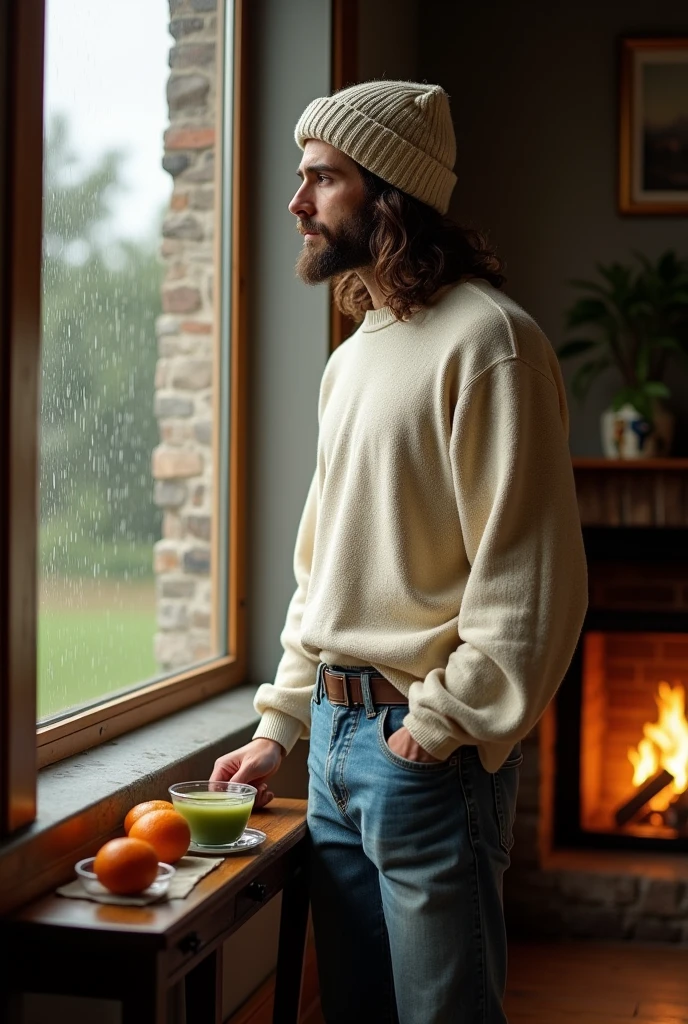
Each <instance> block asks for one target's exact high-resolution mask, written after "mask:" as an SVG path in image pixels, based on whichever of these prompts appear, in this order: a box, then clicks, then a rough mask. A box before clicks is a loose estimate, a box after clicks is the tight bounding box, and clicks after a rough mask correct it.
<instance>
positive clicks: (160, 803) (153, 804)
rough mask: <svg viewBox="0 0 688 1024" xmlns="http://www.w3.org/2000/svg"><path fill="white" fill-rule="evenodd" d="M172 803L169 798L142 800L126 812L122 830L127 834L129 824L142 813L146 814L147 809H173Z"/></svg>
mask: <svg viewBox="0 0 688 1024" xmlns="http://www.w3.org/2000/svg"><path fill="white" fill-rule="evenodd" d="M173 810H174V805H173V804H171V803H170V801H169V800H144V802H143V803H142V804H136V805H135V806H134V807H132V809H131V810H130V811H129V813H128V814H127V816H126V818H125V819H124V831H125V832H126V833H127V835H129V832H130V830H131V826H132V825H133V824H134V822H135V821H137V820H138V819H139V818H140V817H141V816H142V815H143V814H148V812H149V811H173Z"/></svg>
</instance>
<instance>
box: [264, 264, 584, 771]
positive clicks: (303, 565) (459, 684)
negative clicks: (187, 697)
mask: <svg viewBox="0 0 688 1024" xmlns="http://www.w3.org/2000/svg"><path fill="white" fill-rule="evenodd" d="M318 413H319V423H320V436H319V442H318V457H317V468H316V471H315V475H314V477H313V481H312V483H311V487H310V490H309V493H308V498H307V500H306V505H305V508H304V511H303V515H302V518H301V523H300V526H299V530H298V537H297V541H296V551H295V557H294V570H295V575H296V581H297V584H298V585H297V588H296V592H295V593H294V596H293V598H292V600H291V603H290V605H289V610H288V613H287V618H286V624H285V627H284V630H283V633H282V637H281V640H282V645H283V647H284V654H283V657H282V659H281V661H280V663H279V667H278V670H277V676H276V679H275V682H274V684H264V685H262V686H261V687H259V689H258V691H257V693H256V697H255V707H256V710H257V711H258V712H260V713H261V714H262V719H261V722H260V724H259V726H258V729H257V731H256V733H255V735H256V736H267V737H269V738H271V739H274V740H277V741H278V742H279V743H281V744H282V746H283V747H285V749H286V750H287V752H288V751H289V750H291V748H292V747H293V746H294V744H295V742H296V740H297V739H298V738H302V739H306V738H307V737H308V735H309V725H310V698H311V693H312V688H313V684H314V681H315V676H316V671H317V666H318V662H319V661H320V660H321V659H322V660H323V661H325V662H327V663H328V664H337V665H373V666H374V667H375V668H376V669H377V670H378V671H379V672H381V673H382V674H383V675H384V676H386V677H387V679H389V680H390V681H391V682H392V683H393V684H394V685H395V686H396V687H398V689H399V690H401V691H402V692H403V693H404V694H407V695H408V698H409V712H408V714H407V715H406V717H405V719H404V724H405V725H406V727H407V728H408V730H409V732H410V733H411V735H412V736H413V738H414V739H415V740H416V741H417V742H418V743H419V744H420V745H421V746H422V747H423V748H424V749H425V750H427V751H428V752H429V753H431V754H433V755H434V756H435V757H438V758H445V757H447V756H448V755H449V754H450V753H451V752H452V751H453V750H455V749H456V747H458V746H460V745H462V744H476V745H477V747H478V751H479V754H480V757H481V760H482V763H483V764H484V766H485V768H487V770H488V771H491V772H494V771H497V769H498V768H499V767H500V765H501V764H502V763H503V761H504V760H505V758H506V756H507V754H508V753H509V751H510V750H511V748H512V747H513V745H514V743H515V742H516V741H517V740H519V739H521V738H522V737H523V736H525V734H526V733H527V732H528V731H529V730H530V729H532V727H533V726H534V725H535V723H536V722H537V720H538V719H539V718H540V716H541V715H542V713H543V711H544V710H545V707H546V706H547V704H548V702H549V701H550V700H551V698H552V696H553V695H554V693H555V691H556V689H557V687H558V686H559V684H560V682H561V680H562V678H563V676H564V674H565V672H566V669H567V667H568V665H569V662H570V660H571V657H572V654H573V651H574V648H575V645H576V641H577V639H578V636H579V633H580V629H581V625H582V622H583V616H584V613H585V609H586V606H587V575H586V564H585V555H584V550H583V543H582V537H581V529H580V521H579V517H578V507H577V503H576V495H575V489H574V481H573V472H572V469H571V460H570V456H569V450H568V443H567V435H568V413H567V408H566V396H565V392H564V385H563V382H562V378H561V374H560V370H559V365H558V363H557V360H556V357H555V355H554V352H553V350H552V347H551V345H550V343H549V342H548V340H547V338H546V337H545V335H544V334H543V333H542V331H541V330H540V328H539V327H538V326H537V324H536V323H535V322H534V321H533V319H532V318H531V317H529V316H528V315H527V313H525V312H524V311H523V310H522V309H521V308H520V306H518V305H517V303H516V302H514V301H513V300H512V299H510V298H509V297H508V296H507V295H505V294H503V293H502V292H500V291H499V290H497V289H496V288H493V287H492V286H491V285H489V284H488V283H487V282H485V281H482V280H478V279H474V280H469V281H463V282H461V283H460V284H457V285H454V286H451V287H448V288H444V289H443V290H442V291H441V292H440V293H439V295H438V297H437V298H436V299H435V301H434V302H433V303H432V304H431V305H430V306H428V307H426V308H425V309H423V310H421V311H420V312H418V313H416V314H414V315H413V316H412V317H411V319H410V320H409V321H408V322H406V323H399V322H397V321H396V320H395V319H394V317H393V315H392V313H391V311H390V310H389V309H388V308H387V307H385V308H383V309H378V310H371V311H369V312H368V313H366V317H365V321H364V323H363V324H362V325H361V327H360V328H359V329H358V330H357V331H356V333H355V334H354V335H353V336H352V337H351V338H350V339H349V340H348V341H347V342H346V343H345V344H344V345H341V346H340V347H339V348H338V349H336V351H335V352H333V354H332V356H331V357H330V359H329V361H328V363H327V366H326V368H325V372H324V375H323V378H322V383H321V387H320V400H319V410H318Z"/></svg>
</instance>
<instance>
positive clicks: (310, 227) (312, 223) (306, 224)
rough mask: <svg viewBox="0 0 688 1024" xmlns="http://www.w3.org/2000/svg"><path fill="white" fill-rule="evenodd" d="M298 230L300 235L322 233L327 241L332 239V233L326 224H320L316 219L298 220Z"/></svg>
mask: <svg viewBox="0 0 688 1024" xmlns="http://www.w3.org/2000/svg"><path fill="white" fill-rule="evenodd" d="M296 230H297V231H298V233H299V234H300V235H308V234H315V235H322V236H323V238H324V239H325V240H326V241H327V242H331V241H332V235H331V233H330V232H329V231H328V229H327V228H326V227H325V225H324V224H318V222H317V221H316V220H299V221H297V222H296Z"/></svg>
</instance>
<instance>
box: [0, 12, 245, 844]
mask: <svg viewBox="0 0 688 1024" xmlns="http://www.w3.org/2000/svg"><path fill="white" fill-rule="evenodd" d="M249 6H250V4H249V0H228V3H227V5H226V9H227V10H229V11H230V12H232V13H233V25H232V30H231V32H226V31H225V24H224V12H225V4H223V3H221V4H220V5H219V10H218V15H219V17H218V36H219V38H221V39H224V40H225V43H226V44H227V45H231V48H232V51H233V63H232V64H231V68H230V73H231V75H232V79H231V83H230V81H229V79H228V78H225V77H224V76H223V89H222V93H223V96H227V95H228V94H229V95H230V96H231V103H230V104H227V103H225V102H222V103H218V109H217V111H216V118H217V121H216V138H217V139H219V140H221V142H220V143H219V144H220V146H221V152H222V159H220V160H217V161H216V163H217V167H216V180H215V187H216V195H218V196H219V197H221V198H220V203H221V206H220V212H219V213H218V220H221V221H223V222H226V216H225V214H226V210H227V206H226V204H227V202H229V203H230V204H231V206H230V207H229V209H230V211H231V213H230V215H231V229H230V231H229V233H228V234H227V233H226V232H224V231H218V232H216V241H215V246H216V249H215V257H216V263H215V266H216V267H217V268H219V269H221V271H222V275H223V280H224V283H225V285H226V288H225V287H222V288H221V287H217V288H216V289H215V322H216V324H217V325H218V327H217V330H218V331H219V330H221V329H222V328H221V327H220V325H221V324H223V325H224V329H225V331H226V330H229V336H230V344H229V359H228V362H229V366H228V367H226V366H224V365H223V361H222V357H221V353H220V349H221V345H216V346H215V349H216V352H215V367H214V369H215V374H216V376H215V380H220V379H221V377H220V374H221V373H226V372H227V370H228V371H229V375H230V382H229V395H228V400H229V416H228V418H227V417H225V422H224V429H225V430H227V429H229V437H230V441H229V453H228V456H229V467H228V484H227V486H228V491H229V493H228V501H227V502H226V508H227V515H228V522H227V523H225V524H220V522H219V515H217V514H216V515H215V516H214V517H213V542H214V544H213V551H214V552H216V553H218V552H224V553H226V557H227V559H228V566H229V570H228V579H227V601H226V612H227V621H226V637H227V648H226V649H227V651H228V653H227V654H226V655H222V656H219V657H216V658H214V659H212V660H209V661H208V662H206V663H205V664H203V665H200V666H196V667H193V668H191V669H189V670H188V671H184V672H181V673H179V674H177V675H174V676H171V677H168V678H165V679H163V680H156V681H154V682H152V683H150V684H148V685H145V686H141V687H139V688H137V689H136V690H135V691H133V692H131V693H129V694H126V695H123V696H121V697H118V698H112V699H111V700H106V701H104V702H103V703H100V704H98V705H97V706H95V707H92V708H88V709H85V710H83V711H79V712H78V713H75V714H73V715H70V716H69V717H65V718H63V719H62V720H61V721H59V722H56V723H53V724H49V723H47V724H46V725H44V726H41V727H39V728H37V727H36V636H37V623H36V620H37V588H36V570H37V528H38V518H37V497H38V494H37V490H38V488H37V473H36V472H31V467H34V470H35V468H36V467H37V466H38V459H39V454H40V452H39V429H38V394H39V371H40V274H41V248H42V235H41V210H42V194H43V182H42V163H43V159H42V158H43V152H42V151H43V141H42V136H43V75H44V50H43V47H44V24H45V0H21V3H14V4H12V3H11V4H8V5H2V14H1V15H0V35H2V39H3V44H0V46H2V48H3V49H4V51H5V52H4V53H3V52H0V57H2V58H3V60H2V64H1V65H0V66H1V67H2V71H3V72H5V75H4V80H3V81H2V82H0V109H2V110H3V113H5V115H6V116H5V125H6V126H7V127H6V129H4V133H3V137H2V138H1V139H0V155H1V156H2V157H3V158H4V159H3V166H4V173H3V172H0V229H2V236H3V242H2V248H1V249H0V273H1V274H2V281H1V283H0V323H2V336H1V340H2V363H1V364H0V402H1V406H2V408H1V411H0V415H2V416H3V430H2V453H1V455H0V474H1V477H0V479H1V484H2V487H3V493H4V494H6V495H9V500H8V501H3V502H2V503H0V506H2V507H1V508H0V538H1V539H0V615H1V617H2V625H1V626H0V629H1V630H2V633H0V834H3V835H7V834H9V833H10V832H12V831H14V830H15V829H16V828H18V827H20V826H21V825H24V824H27V823H28V822H30V821H32V820H33V818H34V817H35V804H36V798H35V791H36V768H37V767H38V768H40V767H43V766H45V765H47V764H51V763H52V762H54V761H57V760H60V759H61V758H64V757H67V756H69V755H71V754H75V753H78V752H81V751H83V750H86V749H89V748H90V747H93V746H95V745H97V744H99V743H103V742H105V741H106V740H109V739H112V738H113V737H115V736H118V735H121V734H122V733H124V732H128V731H130V730H131V729H135V728H138V727H139V726H142V725H144V724H146V723H148V722H152V721H154V720H156V719H159V718H161V717H163V716H165V715H168V714H170V713H172V712H174V711H178V710H180V709H182V708H184V707H188V706H190V705H191V704H195V703H198V702H199V701H202V700H204V699H206V698H208V697H210V696H212V695H214V694H217V693H219V692H221V691H223V690H227V689H229V688H231V687H233V686H236V685H238V684H240V683H242V682H244V681H245V674H246V544H245V535H246V511H245V509H246V491H247V487H246V467H247V452H246V437H247V390H248V389H247V366H248V361H247V348H246V291H247V289H246V280H245V273H246V260H245V255H244V254H245V252H246V228H247V223H246V221H247V218H246V210H247V203H246V202H245V201H244V197H245V189H246V161H245V157H246V145H245V139H246V132H247V122H248V118H247V94H248V90H247V88H246V80H247V74H248V68H247V47H246V44H247V38H248V25H247V21H248V18H247V12H248V8H249ZM223 67H224V68H226V67H227V64H226V62H225V61H223ZM20 111H21V117H19V112H20ZM228 189H231V191H229V192H228V191H227V190H228ZM223 208H224V210H223ZM227 291H229V295H230V305H229V317H228V318H227V322H224V321H222V320H221V319H220V317H221V313H222V311H221V308H220V301H221V298H222V296H223V295H227ZM219 392H220V389H219V388H218V387H216V388H215V389H214V403H215V404H214V430H215V441H216V444H215V448H214V452H215V473H216V476H215V479H216V480H217V481H219V480H221V479H222V477H221V476H220V475H219V469H220V457H219V452H220V446H219V443H218V442H219V438H220V430H221V427H222V420H223V417H222V416H221V409H220V398H219ZM27 469H28V472H27ZM219 491H220V487H219V486H218V487H216V493H218V494H219ZM219 507H221V506H220V504H219V503H218V508H219ZM222 525H225V526H226V530H227V533H226V534H225V535H224V536H223V534H222V529H221V526H222ZM225 537H226V539H225ZM220 577H221V574H220V573H215V574H214V577H213V586H214V600H213V608H214V613H213V618H214V622H213V625H214V626H215V628H216V635H220V636H222V635H223V634H224V633H225V623H220V622H218V619H217V609H218V608H219V607H220V602H219V592H218V581H219V579H220ZM218 626H220V628H219V629H218V628H217V627H218Z"/></svg>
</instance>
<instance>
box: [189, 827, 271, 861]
mask: <svg viewBox="0 0 688 1024" xmlns="http://www.w3.org/2000/svg"><path fill="white" fill-rule="evenodd" d="M266 839H267V836H266V835H265V832H261V831H260V829H259V828H245V829H244V831H243V833H242V834H241V835H240V836H239V838H238V839H237V841H236V842H235V843H230V844H229V845H226V846H206V845H205V844H203V843H195V842H194V841H193V839H192V840H191V842H190V843H189V853H210V854H214V856H216V857H217V856H218V855H219V856H220V857H225V856H227V855H228V854H230V853H246V851H247V850H252V849H253V848H254V846H260V844H261V843H264V842H265V840H266Z"/></svg>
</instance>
